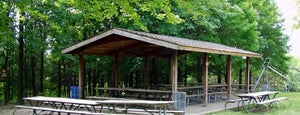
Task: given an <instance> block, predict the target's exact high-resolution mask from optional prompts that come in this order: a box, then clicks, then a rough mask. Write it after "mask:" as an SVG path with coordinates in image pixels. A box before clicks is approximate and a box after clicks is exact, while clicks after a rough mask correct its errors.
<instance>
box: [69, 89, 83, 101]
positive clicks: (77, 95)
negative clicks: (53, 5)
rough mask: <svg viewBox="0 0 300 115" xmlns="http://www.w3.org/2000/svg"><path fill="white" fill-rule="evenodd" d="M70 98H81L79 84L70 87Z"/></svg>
mask: <svg viewBox="0 0 300 115" xmlns="http://www.w3.org/2000/svg"><path fill="white" fill-rule="evenodd" d="M70 98H72V99H80V98H81V88H80V87H79V86H71V87H70Z"/></svg>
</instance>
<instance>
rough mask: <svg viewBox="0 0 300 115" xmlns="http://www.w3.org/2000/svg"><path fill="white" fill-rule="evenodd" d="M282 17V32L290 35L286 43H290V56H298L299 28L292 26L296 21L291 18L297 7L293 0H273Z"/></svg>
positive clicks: (299, 48)
mask: <svg viewBox="0 0 300 115" xmlns="http://www.w3.org/2000/svg"><path fill="white" fill-rule="evenodd" d="M275 2H276V4H277V5H278V8H279V10H280V13H281V14H282V18H284V19H285V21H284V28H285V30H284V33H285V34H287V35H288V36H289V37H290V41H289V42H288V45H291V51H290V52H289V54H290V55H292V56H297V57H300V29H295V28H293V25H294V24H295V23H296V21H295V20H294V19H293V18H294V16H295V15H296V14H297V7H296V1H295V0H275Z"/></svg>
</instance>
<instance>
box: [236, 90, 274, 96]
mask: <svg viewBox="0 0 300 115" xmlns="http://www.w3.org/2000/svg"><path fill="white" fill-rule="evenodd" d="M277 93H279V92H278V91H262V92H253V93H246V94H239V95H238V96H239V97H254V98H255V97H258V96H264V95H270V94H277Z"/></svg>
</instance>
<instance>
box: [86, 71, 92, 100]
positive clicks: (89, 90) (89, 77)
mask: <svg viewBox="0 0 300 115" xmlns="http://www.w3.org/2000/svg"><path fill="white" fill-rule="evenodd" d="M87 72H88V73H87V75H88V76H87V77H88V79H87V85H88V89H87V90H88V91H87V92H88V95H91V94H92V75H93V73H92V72H93V71H92V69H91V68H88V70H87Z"/></svg>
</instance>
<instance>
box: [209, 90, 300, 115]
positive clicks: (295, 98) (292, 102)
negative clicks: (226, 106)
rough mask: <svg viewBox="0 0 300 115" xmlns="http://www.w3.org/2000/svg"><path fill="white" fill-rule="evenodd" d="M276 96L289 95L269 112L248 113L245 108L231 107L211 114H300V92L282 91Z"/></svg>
mask: <svg viewBox="0 0 300 115" xmlns="http://www.w3.org/2000/svg"><path fill="white" fill-rule="evenodd" d="M276 97H288V100H284V101H282V102H281V103H279V104H276V105H274V106H272V107H270V111H268V112H250V113H247V112H246V111H244V109H243V108H240V110H237V109H231V110H227V111H219V112H216V113H211V114H210V115H257V114H263V115H300V92H290V93H285V92H280V93H279V94H278V95H277V96H276Z"/></svg>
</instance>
